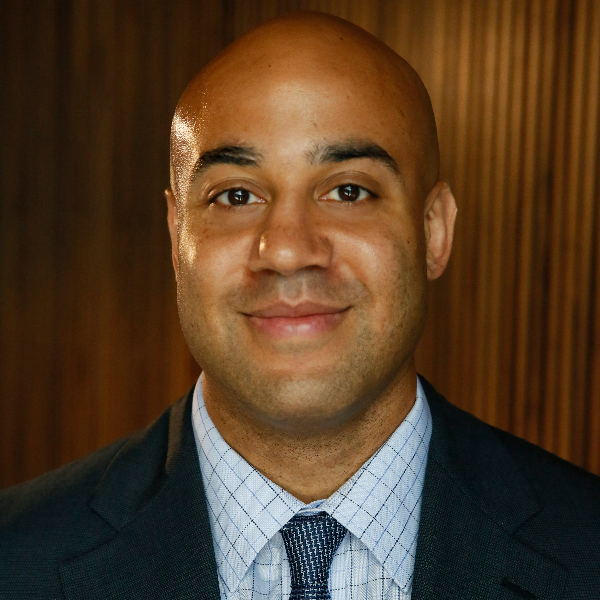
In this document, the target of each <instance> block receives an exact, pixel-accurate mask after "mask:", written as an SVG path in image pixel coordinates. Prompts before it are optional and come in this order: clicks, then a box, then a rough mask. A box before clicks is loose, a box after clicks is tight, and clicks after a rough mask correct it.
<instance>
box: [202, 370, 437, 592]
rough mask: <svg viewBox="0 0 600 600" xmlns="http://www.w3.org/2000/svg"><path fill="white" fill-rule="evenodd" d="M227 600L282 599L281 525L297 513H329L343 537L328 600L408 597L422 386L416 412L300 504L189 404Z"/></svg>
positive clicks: (425, 417)
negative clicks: (326, 489) (343, 478)
mask: <svg viewBox="0 0 600 600" xmlns="http://www.w3.org/2000/svg"><path fill="white" fill-rule="evenodd" d="M192 419H193V427H194V435H195V438H196V448H197V449H198V457H199V460H200V468H201V471H202V479H203V482H204V487H205V491H206V497H207V504H208V512H209V519H210V525H211V530H212V537H213V542H214V547H215V556H216V559H217V569H218V575H219V586H220V590H221V598H223V599H224V600H281V599H283V600H288V599H289V595H290V589H291V580H290V569H289V563H288V560H287V555H286V551H285V546H284V543H283V538H282V536H281V534H280V533H279V530H280V529H281V528H282V527H283V526H284V525H285V524H286V523H287V522H288V521H289V520H290V519H291V518H292V517H293V516H294V515H296V514H314V513H318V512H323V511H324V512H327V513H329V514H330V515H331V516H332V517H334V518H335V519H337V521H338V522H340V523H341V524H342V525H343V526H344V527H345V528H346V529H347V530H348V532H349V533H347V534H346V536H345V537H344V539H343V540H342V543H341V544H340V546H339V548H338V549H337V551H336V553H335V555H334V557H333V561H332V563H331V570H330V576H329V590H330V593H331V598H332V600H343V599H352V600H363V599H364V600H367V599H368V600H378V599H380V598H381V599H385V600H407V599H410V595H411V589H412V577H413V570H414V564H415V552H416V542H417V533H418V530H419V517H420V512H421V495H422V491H423V481H424V477H425V465H426V462H427V452H428V449H429V441H430V439H431V413H430V411H429V405H428V404H427V399H426V397H425V393H424V392H423V389H422V387H421V383H420V382H418V383H417V395H416V400H415V404H414V406H413V408H412V409H411V411H410V412H409V414H408V415H407V416H406V418H405V419H404V421H403V422H402V423H401V424H400V426H399V427H398V428H397V429H396V431H394V433H393V434H392V435H391V436H390V437H389V438H388V440H387V441H386V442H385V444H384V445H383V446H382V447H381V448H380V449H379V450H378V451H377V452H376V453H375V454H374V455H373V456H372V457H371V458H370V459H369V460H368V461H367V462H366V463H365V464H364V465H363V466H362V467H361V468H360V469H359V470H358V471H357V472H356V473H355V474H354V475H353V476H352V477H351V478H350V479H349V480H348V481H347V482H346V483H345V484H344V485H343V486H342V487H341V488H339V489H338V490H337V491H336V492H335V493H334V494H332V495H331V496H330V497H329V498H327V499H325V500H317V501H315V502H312V503H310V504H304V503H303V502H301V501H300V500H298V499H297V498H295V497H294V496H292V495H291V494H289V493H288V492H286V491H285V490H284V489H282V488H281V487H279V486H278V485H276V484H275V483H273V482H272V481H270V480H269V479H267V478H266V477H265V476H264V475H262V474H261V473H260V472H258V471H257V470H256V469H255V468H254V467H252V465H250V464H249V463H248V462H247V461H246V460H244V459H243V458H242V457H241V456H240V455H239V454H238V453H237V452H236V451H235V450H233V449H232V448H231V447H230V446H229V445H228V444H227V442H225V440H224V439H223V438H222V437H221V435H220V434H219V432H218V431H217V429H216V427H215V426H214V424H213V422H212V421H211V419H210V417H209V416H208V412H207V411H206V407H205V406H204V399H203V397H202V376H201V377H200V379H199V380H198V383H197V384H196V388H195V391H194V399H193V406H192Z"/></svg>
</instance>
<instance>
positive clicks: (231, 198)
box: [211, 188, 261, 206]
mask: <svg viewBox="0 0 600 600" xmlns="http://www.w3.org/2000/svg"><path fill="white" fill-rule="evenodd" d="M260 201H261V199H260V198H259V197H258V196H256V195H255V194H253V193H252V192H249V191H248V190H245V189H244V188H231V189H229V190H225V191H224V192H221V193H220V194H217V195H216V196H214V197H213V198H212V200H211V202H218V203H219V204H224V205H225V206H245V205H246V204H256V203H257V202H260Z"/></svg>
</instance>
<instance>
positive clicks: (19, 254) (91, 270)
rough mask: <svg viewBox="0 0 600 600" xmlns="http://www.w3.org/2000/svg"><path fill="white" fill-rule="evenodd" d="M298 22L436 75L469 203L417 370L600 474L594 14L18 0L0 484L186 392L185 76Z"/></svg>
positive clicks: (250, 1) (389, 0) (6, 35)
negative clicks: (308, 17)
mask: <svg viewBox="0 0 600 600" xmlns="http://www.w3.org/2000/svg"><path fill="white" fill-rule="evenodd" d="M298 9H313V10H322V11H326V12H331V13H332V14H337V15H339V16H341V17H344V18H347V19H349V20H351V21H353V22H355V23H357V24H358V25H360V26H362V27H364V28H365V29H367V30H369V31H371V32H372V33H374V34H375V35H378V36H379V37H380V38H381V39H383V40H384V41H385V42H386V43H388V44H389V45H390V46H392V47H393V48H394V49H396V50H397V51H398V52H399V53H400V54H401V55H403V56H404V57H406V58H407V59H408V60H409V62H411V64H413V66H414V67H415V68H416V69H417V71H418V72H419V73H420V74H421V76H422V77H423V80H424V81H425V83H426V85H427V87H428V89H429V91H430V94H431V97H432V101H433V104H434V109H435V112H436V116H437V121H438V127H439V132H440V143H441V149H442V156H443V164H442V173H443V176H444V178H446V179H447V180H448V181H449V182H450V184H451V185H452V188H453V190H454V192H455V195H456V197H457V201H458V204H459V214H458V223H457V232H456V242H455V248H454V253H453V257H452V259H451V265H450V267H449V270H448V272H447V274H445V275H444V277H442V279H441V280H440V281H438V282H435V283H434V284H433V285H432V286H431V293H430V314H429V321H428V325H427V328H426V331H425V335H424V338H423V341H422V343H421V345H420V348H419V352H418V362H419V367H420V369H421V371H422V372H423V373H424V374H425V375H426V376H428V377H429V378H430V379H431V380H432V381H433V382H434V383H435V384H436V386H437V387H438V388H439V389H440V390H441V391H442V392H443V393H445V394H446V395H447V396H448V397H449V398H450V399H451V400H452V401H453V402H454V403H455V404H457V405H459V406H461V407H464V408H466V409H467V410H470V411H472V412H474V413H475V414H476V415H478V416H479V417H481V418H483V419H485V420H486V421H488V422H490V423H493V424H495V425H498V426H499V427H502V428H504V429H507V430H509V431H513V432H515V433H516V434H518V435H521V436H523V437H526V438H527V439H529V440H531V441H533V442H535V443H538V444H541V445H542V446H544V447H546V448H548V449H549V450H551V451H553V452H556V453H558V454H560V455H561V456H563V457H565V458H568V459H570V460H572V461H574V462H576V463H578V464H580V465H582V466H584V467H586V468H588V469H590V470H592V471H594V472H597V473H600V301H599V299H598V298H599V294H598V288H597V284H596V282H597V281H598V277H600V260H599V258H600V240H599V236H598V234H597V232H598V231H599V227H600V211H598V209H597V198H598V195H599V192H600V189H599V188H600V186H599V175H598V173H599V172H600V149H599V138H600V122H599V111H600V108H599V106H600V81H599V77H600V41H599V38H598V35H597V32H598V31H600V3H598V2H596V1H595V0H528V2H522V1H521V0H420V1H419V2H413V1H409V0H372V1H369V2H367V1H366V0H365V1H359V0H354V1H353V0H222V1H221V2H209V1H198V0H173V1H171V0H170V1H169V2H163V1H162V0H146V1H145V2H144V3H138V2H134V1H133V0H126V1H117V0H77V1H75V0H71V1H70V2H69V1H66V0H47V1H46V0H44V1H42V0H37V1H34V0H29V1H20V0H9V1H6V2H3V3H2V5H1V8H0V61H1V65H2V66H1V71H0V77H1V82H2V90H3V93H2V94H1V95H0V98H1V100H0V101H1V102H2V103H3V104H2V110H0V128H1V131H2V136H1V138H0V175H1V177H2V181H3V186H4V187H3V194H2V198H1V202H0V252H1V257H0V286H1V291H0V293H1V303H0V335H1V339H2V342H1V343H2V346H1V348H2V350H1V352H2V357H1V360H0V486H2V485H8V484H10V483H14V482H17V481H20V480H23V479H26V478H29V477H32V476H35V475H37V474H39V473H41V472H43V471H44V470H47V469H49V468H52V467H54V466H57V465H59V464H62V463H64V462H67V461H68V460H71V459H72V458H74V457H76V456H80V455H82V454H85V453H86V452H89V451H91V450H93V449H94V448H96V447H99V446H101V445H103V444H105V443H107V442H109V441H110V440H112V439H115V438H117V437H119V436H121V435H124V434H125V433H127V432H129V431H132V430H134V429H136V428H138V427H140V426H143V425H144V424H145V423H147V422H148V421H149V420H151V419H152V418H153V417H154V416H155V415H157V414H158V413H159V412H160V411H161V410H162V409H163V408H164V407H165V406H167V405H168V404H169V403H170V402H171V401H172V400H173V399H174V398H175V397H176V396H177V395H179V394H180V393H182V392H183V391H184V390H185V389H186V388H187V386H188V385H189V384H190V383H191V382H192V381H193V380H194V378H195V376H196V374H197V367H196V366H195V365H194V363H193V361H192V359H191V357H190V356H189V353H188V352H187V350H186V348H185V345H184V342H183V338H182V336H181V333H180V331H179V325H178V321H177V315H176V309H175V301H174V282H173V276H172V272H171V265H170V258H169V244H168V238H167V231H166V226H165V223H164V221H165V208H164V202H163V199H162V190H163V188H164V187H165V185H166V184H167V177H168V169H167V156H168V129H169V122H170V118H171V113H172V111H173V108H174V106H175V104H176V101H177V98H178V96H179V94H180V93H181V91H182V90H183V87H184V86H185V83H186V82H187V81H188V79H189V78H190V77H191V75H192V74H193V73H194V72H195V71H196V70H197V69H198V68H199V67H200V66H201V65H202V64H204V63H205V62H206V61H207V60H208V59H209V58H210V57H211V56H212V55H214V54H215V53H216V52H217V51H218V50H220V49H221V48H222V47H223V46H224V45H226V43H227V42H229V41H230V40H232V39H233V38H234V37H236V36H238V35H240V34H242V33H243V32H244V31H246V30H247V29H249V28H250V27H252V26H253V25H255V24H258V23H260V22H261V21H263V20H265V19H267V18H270V17H272V16H275V15H278V14H282V13H284V12H288V11H293V10H298Z"/></svg>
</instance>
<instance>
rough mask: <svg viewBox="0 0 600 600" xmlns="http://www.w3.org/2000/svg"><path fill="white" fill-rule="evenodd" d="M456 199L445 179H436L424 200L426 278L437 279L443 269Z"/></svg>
mask: <svg viewBox="0 0 600 600" xmlns="http://www.w3.org/2000/svg"><path fill="white" fill-rule="evenodd" d="M456 213H457V208H456V201H455V200H454V196H453V195H452V192H451V191H450V186H449V185H448V184H447V183H446V182H445V181H441V180H440V181H438V182H437V183H436V184H435V185H434V186H433V189H432V190H431V192H429V195H428V196H427V199H426V200H425V214H424V218H425V244H426V249H427V254H426V260H427V279H429V280H433V279H437V278H438V277H439V276H440V275H441V274H442V273H443V272H444V270H445V268H446V265H447V264H448V259H449V258H450V251H451V250H452V239H453V238H454V222H455V220H456Z"/></svg>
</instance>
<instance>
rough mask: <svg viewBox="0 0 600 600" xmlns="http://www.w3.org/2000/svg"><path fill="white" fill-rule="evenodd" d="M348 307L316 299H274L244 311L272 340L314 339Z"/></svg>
mask: <svg viewBox="0 0 600 600" xmlns="http://www.w3.org/2000/svg"><path fill="white" fill-rule="evenodd" d="M349 308H350V307H339V306H328V305H325V304H319V303H316V302H301V303H299V304H296V305H291V304H286V303H284V302H275V303H273V304H269V305H268V306H265V307H262V308H259V309H257V310H253V311H252V312H250V313H247V314H246V316H247V317H248V319H249V321H250V323H251V324H252V325H253V327H254V328H255V329H257V330H258V331H259V332H260V333H262V334H264V335H266V336H268V337H270V338H274V339H289V338H302V339H308V338H314V337H318V336H320V335H323V334H326V333H329V332H330V331H332V330H333V329H335V327H336V326H337V325H338V324H339V323H340V321H342V319H343V318H344V316H345V314H346V312H347V311H348V309H349Z"/></svg>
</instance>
